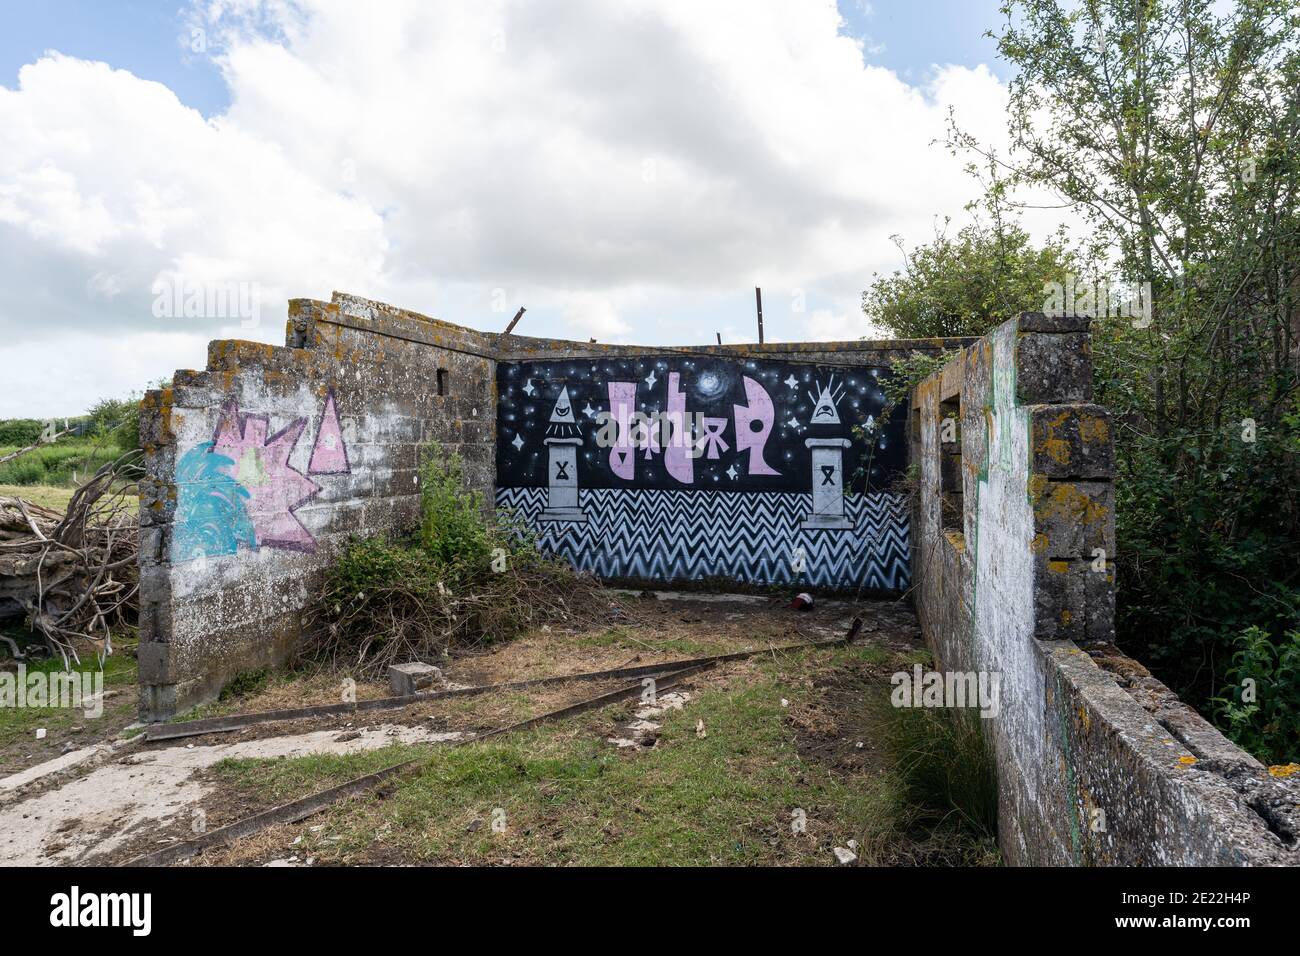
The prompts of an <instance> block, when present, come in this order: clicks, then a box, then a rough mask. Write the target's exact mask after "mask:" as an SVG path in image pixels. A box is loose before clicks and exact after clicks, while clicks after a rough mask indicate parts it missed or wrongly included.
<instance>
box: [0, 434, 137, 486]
mask: <svg viewBox="0 0 1300 956" xmlns="http://www.w3.org/2000/svg"><path fill="white" fill-rule="evenodd" d="M18 447H20V446H2V447H0V458H3V457H4V456H5V455H7V454H8V453H9V452H12V451H17V450H18ZM121 455H122V449H121V447H119V446H118V444H117V442H115V441H113V440H112V439H111V438H61V439H59V440H58V441H57V442H54V443H53V444H49V445H44V446H42V447H40V448H35V449H33V450H32V451H29V452H27V453H26V454H25V455H23V456H22V457H20V458H15V459H14V460H13V461H10V462H6V463H5V464H3V465H0V485H21V486H23V487H28V486H32V485H44V486H52V487H62V486H70V487H71V486H75V484H76V483H77V482H80V481H85V480H86V479H87V478H89V477H90V476H91V475H93V474H94V473H95V471H96V470H97V469H98V468H99V467H100V466H101V465H106V464H108V463H109V462H111V461H115V460H117V459H118V458H119V457H121Z"/></svg>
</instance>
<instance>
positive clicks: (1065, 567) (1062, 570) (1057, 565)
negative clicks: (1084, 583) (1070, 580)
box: [1047, 561, 1070, 574]
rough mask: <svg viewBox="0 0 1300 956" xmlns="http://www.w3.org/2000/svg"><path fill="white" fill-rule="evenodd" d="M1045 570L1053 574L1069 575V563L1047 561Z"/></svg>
mask: <svg viewBox="0 0 1300 956" xmlns="http://www.w3.org/2000/svg"><path fill="white" fill-rule="evenodd" d="M1047 570H1049V571H1051V572H1052V573H1053V574H1069V573H1070V562H1069V561H1048V562H1047Z"/></svg>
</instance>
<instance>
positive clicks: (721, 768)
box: [213, 648, 996, 866]
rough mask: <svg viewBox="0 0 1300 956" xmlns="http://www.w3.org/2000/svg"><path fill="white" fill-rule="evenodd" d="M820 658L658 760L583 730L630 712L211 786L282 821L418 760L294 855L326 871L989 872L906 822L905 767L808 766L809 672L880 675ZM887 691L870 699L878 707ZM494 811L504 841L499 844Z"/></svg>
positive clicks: (685, 737) (675, 738)
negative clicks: (842, 849) (894, 866)
mask: <svg viewBox="0 0 1300 956" xmlns="http://www.w3.org/2000/svg"><path fill="white" fill-rule="evenodd" d="M816 653H817V652H808V653H804V654H794V655H788V656H786V657H783V658H766V659H763V661H762V662H761V663H760V664H759V666H757V667H756V668H754V669H752V670H750V671H748V672H747V673H746V675H745V676H744V677H742V678H739V679H733V680H732V681H731V682H730V683H728V684H726V685H724V686H716V685H709V686H705V687H703V688H701V689H700V690H698V692H697V693H695V694H694V696H693V699H692V700H691V701H690V703H689V705H688V706H687V708H686V709H685V710H683V711H670V712H668V713H667V714H666V715H665V716H664V717H662V718H657V719H658V720H660V721H661V722H662V724H663V729H662V731H661V732H660V737H659V743H658V745H657V746H656V747H655V748H653V749H649V750H644V751H641V752H639V753H636V754H628V753H625V752H620V751H618V750H617V749H615V748H614V747H612V746H611V745H610V744H608V743H606V742H605V741H604V739H603V736H604V734H603V733H601V732H595V731H593V730H592V727H591V723H592V721H593V720H596V721H599V720H608V719H611V718H613V717H615V716H618V717H619V719H620V720H626V719H627V718H628V716H629V715H630V711H631V709H632V708H631V707H630V706H624V707H623V708H621V710H619V711H614V712H612V713H605V714H604V715H603V717H602V716H593V715H582V716H577V717H573V718H570V719H568V720H565V721H557V722H555V723H553V724H547V725H545V726H542V727H538V728H535V729H533V730H531V731H525V732H520V733H517V734H514V735H511V736H510V737H508V738H499V739H495V740H492V741H490V742H485V743H482V744H468V745H465V746H460V747H453V746H432V747H418V746H416V747H412V746H393V747H388V748H384V749H382V750H377V751H371V752H368V753H358V754H352V755H347V756H310V757H303V758H296V759H288V760H284V759H278V760H226V761H223V762H222V763H220V764H218V765H216V767H214V768H213V772H214V774H215V775H216V776H217V777H218V779H219V780H220V781H221V782H222V783H223V784H224V785H226V786H229V787H233V788H234V789H235V790H236V791H237V792H238V793H242V794H246V795H248V796H249V797H250V798H255V799H257V800H259V801H264V802H277V803H278V802H283V801H285V800H289V799H292V798H294V797H297V796H301V795H304V794H306V793H309V792H313V791H315V790H318V789H322V788H324V787H328V786H332V785H335V784H338V783H341V782H343V781H344V780H347V779H351V778H352V777H355V776H359V775H361V774H365V773H369V772H372V771H374V770H377V769H379V768H381V767H385V766H390V765H392V764H394V763H398V762H400V761H402V760H406V759H410V758H411V757H413V756H422V757H424V758H425V760H426V762H425V764H424V765H423V768H422V770H421V771H420V772H419V773H418V775H416V776H415V777H413V778H410V779H406V780H403V781H402V782H400V783H399V784H398V785H397V786H396V788H395V789H394V791H393V792H392V794H391V795H390V796H388V797H387V798H386V799H384V800H381V801H374V800H371V801H364V802H353V803H349V804H348V805H347V807H346V808H335V809H333V810H331V811H329V812H328V813H327V814H326V815H325V816H324V817H323V818H321V820H319V821H317V822H319V823H322V824H323V825H322V826H320V827H319V828H316V829H314V830H308V831H307V832H305V833H304V835H303V843H302V845H301V846H299V847H298V848H296V852H298V853H299V854H300V855H302V854H304V853H306V854H309V855H313V856H316V857H318V858H320V859H322V860H324V861H336V862H376V861H393V860H394V859H400V860H402V861H404V862H413V863H435V862H436V863H455V862H471V863H486V862H495V861H498V860H499V859H500V858H501V857H502V856H503V855H509V856H511V857H513V858H514V859H516V860H519V861H522V862H527V863H539V864H578V865H614V864H617V865H655V866H671V865H773V864H778V865H783V864H820V865H827V864H830V863H832V862H833V857H832V854H831V850H832V848H833V847H835V846H844V845H846V844H847V841H848V840H850V839H856V840H857V841H858V844H859V853H860V854H861V856H862V858H863V859H864V861H866V862H870V863H892V862H899V861H915V860H918V859H920V860H931V861H933V860H934V859H936V858H939V859H942V861H944V862H967V863H989V862H993V861H996V851H995V850H994V849H993V848H992V844H991V841H990V840H989V839H988V837H987V835H986V834H984V833H983V832H981V831H980V830H978V829H977V828H974V827H970V826H968V825H967V820H966V818H965V817H964V816H961V815H956V816H954V815H953V814H951V813H938V814H936V813H935V812H934V811H933V808H931V807H929V806H927V805H919V806H918V805H914V804H913V802H912V801H913V799H914V795H915V794H916V793H917V792H918V791H917V788H916V784H915V783H914V782H913V781H910V780H909V779H908V777H909V775H910V774H912V773H914V769H915V768H914V766H912V765H909V764H900V765H898V766H896V767H892V768H886V769H884V770H883V771H882V772H877V773H852V774H846V773H842V772H837V771H836V770H835V769H834V768H833V767H831V766H829V765H827V764H825V763H822V762H819V761H817V760H810V759H807V758H806V757H805V756H803V755H802V754H801V753H800V750H799V746H798V740H797V737H796V733H795V732H794V730H793V729H792V726H791V724H790V722H789V720H788V715H789V713H790V711H789V710H788V708H787V707H786V706H783V704H782V699H783V698H785V699H786V700H787V701H789V702H790V705H791V706H793V705H795V704H798V703H800V702H807V701H809V700H810V699H811V698H813V697H815V696H816V695H817V693H818V691H817V690H816V689H815V688H814V687H813V684H814V682H813V681H810V680H807V679H806V675H807V673H808V670H809V668H810V667H816V668H821V670H822V672H823V673H824V672H826V671H828V670H829V669H831V668H835V667H837V666H839V665H840V664H842V663H845V662H848V661H856V662H857V663H859V664H864V663H865V664H871V663H881V662H883V661H886V660H889V659H890V655H889V653H888V652H886V651H882V650H881V649H879V648H841V649H835V650H829V651H823V652H820V653H821V654H822V655H823V656H822V657H820V658H818V657H816V656H815V655H816ZM887 690H888V687H887V686H886V685H882V686H881V687H880V688H879V692H880V694H881V695H882V696H883V697H884V698H885V699H886V700H887ZM699 720H702V721H703V722H704V727H705V730H706V735H705V736H703V737H701V736H698V735H697V732H696V722H697V721H699ZM884 720H885V718H884V717H883V716H882V717H881V721H882V723H881V724H880V732H881V733H882V734H883V733H885V732H886V727H887V725H886V724H885V723H884V722H883V721H884ZM942 745H943V740H939V741H936V747H938V746H942ZM976 766H978V765H976ZM498 811H504V815H505V816H504V819H505V821H506V829H505V831H504V832H501V833H494V832H493V830H492V827H491V822H492V820H493V817H494V814H495V813H497V812H498ZM797 811H802V812H803V814H804V815H805V816H806V819H807V826H806V831H805V832H804V833H802V834H797V833H795V832H794V830H793V828H792V826H791V820H792V815H794V814H795V813H796V812H797ZM475 821H479V823H478V824H477V825H475Z"/></svg>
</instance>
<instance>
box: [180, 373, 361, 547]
mask: <svg viewBox="0 0 1300 956" xmlns="http://www.w3.org/2000/svg"><path fill="white" fill-rule="evenodd" d="M306 428H307V419H306V418H297V419H294V420H293V421H292V422H290V423H289V424H288V425H286V426H285V427H284V428H281V429H280V430H279V431H277V432H276V433H275V434H273V435H268V434H267V432H268V431H270V417H269V416H268V415H264V414H244V413H242V412H241V411H240V409H239V404H238V402H235V401H230V402H227V403H226V404H225V405H224V406H222V409H221V414H220V417H219V420H218V423H217V428H216V434H215V435H214V437H213V439H212V440H211V441H207V442H201V443H199V444H197V445H195V446H194V447H192V448H190V449H189V450H188V451H186V452H185V453H184V454H183V455H182V456H181V458H180V460H179V462H178V463H177V467H176V497H177V502H176V520H175V524H174V526H173V529H172V556H173V559H174V560H177V561H189V560H193V559H195V558H207V557H217V556H220V555H229V554H235V553H236V552H237V551H238V550H239V549H240V547H241V546H242V547H244V548H247V549H249V550H257V549H259V548H279V549H283V550H288V551H304V552H314V551H315V550H316V539H315V538H314V537H313V536H312V534H311V532H310V531H308V530H307V528H306V527H305V526H304V525H303V523H302V522H301V521H299V520H298V517H297V515H296V514H294V512H295V511H296V510H297V509H298V508H300V507H301V506H302V505H304V504H305V503H307V502H308V501H310V500H312V499H313V498H315V497H316V495H318V494H319V493H320V491H321V486H320V485H318V484H317V483H316V482H314V481H312V479H311V478H309V477H307V475H306V474H304V473H303V472H301V471H299V470H298V469H297V468H295V467H293V465H291V464H289V458H290V457H291V456H292V455H293V453H294V451H295V449H296V448H297V446H298V442H299V440H300V439H301V438H302V434H303V432H304V431H305V430H306ZM350 471H351V466H350V464H349V461H348V453H347V447H346V444H345V443H344V440H343V429H342V426H341V424H340V422H339V416H338V409H337V406H336V404H335V400H334V393H333V391H331V392H329V394H328V395H327V396H326V398H325V403H324V407H323V409H322V411H321V416H320V423H319V425H318V427H317V429H316V438H315V442H314V443H313V446H312V450H311V456H310V459H309V463H308V466H307V472H308V474H313V475H334V474H345V473H349V472H350Z"/></svg>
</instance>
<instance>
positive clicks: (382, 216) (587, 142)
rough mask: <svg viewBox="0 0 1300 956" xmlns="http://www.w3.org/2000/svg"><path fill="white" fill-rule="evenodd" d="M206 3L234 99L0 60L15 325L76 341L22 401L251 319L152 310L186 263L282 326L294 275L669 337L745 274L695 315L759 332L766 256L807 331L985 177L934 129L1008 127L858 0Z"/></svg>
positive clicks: (93, 392) (83, 66)
mask: <svg viewBox="0 0 1300 956" xmlns="http://www.w3.org/2000/svg"><path fill="white" fill-rule="evenodd" d="M194 16H195V18H196V21H197V22H199V23H201V24H202V25H203V27H204V29H205V30H206V31H207V36H208V40H209V44H210V47H209V49H210V51H214V53H215V55H216V56H217V57H218V61H219V63H220V65H221V67H222V70H223V73H224V76H225V78H226V81H227V82H228V84H229V86H230V90H231V102H232V105H231V107H230V108H229V110H228V111H227V112H226V113H225V114H223V115H221V116H218V117H216V118H214V119H211V120H204V118H203V117H202V116H201V115H199V114H198V113H197V112H195V111H193V110H190V109H187V108H186V107H184V106H183V105H182V104H181V103H180V102H179V101H178V100H177V99H176V97H175V96H174V95H173V94H172V93H171V91H170V90H168V89H167V88H166V87H164V86H162V85H160V84H157V83H153V82H147V81H144V80H141V79H139V78H137V77H135V76H133V75H131V74H129V73H126V72H124V71H120V70H113V69H111V68H110V67H109V66H107V65H105V64H102V63H90V62H85V61H81V60H76V59H71V58H68V57H63V56H57V55H55V56H49V57H46V58H43V59H41V60H40V61H38V62H37V63H35V64H32V65H29V66H27V67H24V68H23V70H22V71H21V73H20V76H19V85H18V87H17V89H14V90H8V89H4V88H0V154H3V155H4V156H5V157H6V161H5V163H4V164H3V166H0V285H3V287H4V288H5V289H6V290H8V292H7V295H6V298H5V300H4V302H3V304H0V333H2V334H3V335H4V336H5V337H7V338H9V339H10V340H11V341H13V340H18V341H22V342H26V343H29V344H30V347H32V348H37V349H40V348H44V349H46V350H48V349H49V347H50V346H51V344H52V343H55V342H57V343H59V345H58V356H59V358H58V365H57V367H58V368H60V369H63V370H65V372H66V375H65V377H64V381H63V382H62V383H61V382H59V381H57V380H53V381H51V380H48V379H47V380H45V381H44V382H42V381H41V380H39V377H37V378H33V379H32V380H31V381H30V382H29V383H28V385H29V387H24V389H23V392H22V393H21V394H15V393H14V392H13V391H12V390H11V389H10V387H9V386H8V385H6V387H5V388H4V389H3V392H4V394H3V396H0V415H8V414H18V413H22V412H29V413H31V414H37V415H39V414H46V413H54V412H59V413H63V412H64V411H68V410H71V411H75V410H76V408H77V407H79V404H85V403H86V402H87V401H89V400H93V398H95V397H97V396H98V395H99V394H101V393H105V392H107V391H108V390H109V389H108V388H107V384H101V383H108V382H109V381H113V382H116V381H118V380H119V379H122V378H124V377H125V375H126V374H128V372H129V374H135V372H136V370H135V367H134V366H130V367H129V368H128V367H126V366H124V369H126V371H123V372H121V373H120V374H119V371H118V370H116V369H115V370H107V369H105V367H104V366H105V362H106V360H108V359H106V356H117V355H119V353H118V352H111V351H110V352H105V351H104V350H103V344H104V342H105V341H109V340H112V341H119V342H126V343H133V342H136V341H137V340H138V341H140V342H143V341H145V340H144V339H143V338H141V337H142V336H151V337H152V338H150V339H149V340H148V341H149V342H150V345H149V348H148V350H147V351H142V352H141V353H140V354H141V355H148V356H150V357H151V360H152V359H156V361H158V362H159V363H160V364H159V365H158V366H157V367H156V368H154V369H151V370H149V371H148V372H145V371H143V370H141V376H140V380H139V381H137V382H136V383H135V384H136V387H139V386H141V385H143V384H144V379H148V378H156V377H157V376H158V375H162V374H166V373H167V372H169V371H170V370H171V368H172V367H174V366H192V365H195V364H199V363H201V361H202V355H203V353H202V348H201V347H199V348H197V349H195V348H194V347H193V345H192V343H193V342H196V341H199V340H201V339H203V338H204V337H215V336H216V335H217V334H219V330H220V329H221V328H222V327H223V326H229V325H232V324H234V325H237V324H238V323H237V322H233V323H232V321H231V320H230V318H229V317H225V318H223V317H215V318H213V319H211V320H209V321H206V322H205V321H202V320H194V319H170V320H160V319H157V318H155V317H154V315H153V311H152V309H151V307H150V306H151V301H152V294H151V292H150V289H151V287H152V286H153V284H154V282H155V280H156V279H158V278H159V277H160V276H165V275H180V276H183V277H184V278H185V280H187V281H192V282H198V283H203V282H208V283H232V282H233V283H245V284H252V285H256V286H257V287H258V288H259V289H260V291H261V295H262V299H263V302H264V304H265V307H264V308H263V322H262V327H261V328H260V329H257V330H254V331H253V332H252V333H251V334H253V335H255V336H257V337H261V338H264V339H265V340H267V341H275V340H278V339H279V337H280V334H281V332H280V323H279V322H278V321H276V316H277V314H282V310H283V302H284V300H285V299H287V298H288V297H290V296H297V295H309V296H321V297H327V296H328V294H329V292H330V290H331V289H346V290H349V291H354V292H357V293H359V294H362V295H368V296H372V297H375V298H381V299H387V300H390V301H394V302H397V303H399V304H401V305H404V306H407V307H410V308H415V309H418V310H421V311H425V312H428V313H430V314H433V315H437V316H439V317H440V318H444V319H447V320H449V321H460V322H464V323H466V324H470V325H476V326H479V327H485V328H498V327H504V324H505V322H506V321H508V319H509V316H510V315H512V314H513V313H514V310H515V308H516V307H517V304H523V305H527V306H528V309H529V315H528V316H527V318H526V319H525V324H524V325H523V326H521V329H520V331H524V332H528V333H530V334H561V335H569V336H572V337H575V338H579V339H585V338H587V337H590V336H594V337H596V338H598V339H601V340H602V341H614V340H622V341H643V342H648V343H654V342H660V341H670V339H664V338H661V336H663V335H678V336H680V334H681V327H680V326H681V323H678V322H674V321H673V320H672V316H671V315H670V314H669V313H668V312H667V311H666V310H669V309H671V308H676V307H680V305H681V303H683V302H688V301H691V300H692V299H695V300H698V301H701V302H708V301H721V300H723V299H725V298H726V297H728V296H733V295H734V297H735V298H734V300H728V301H734V303H735V305H734V308H733V311H732V314H731V315H728V316H721V315H720V316H719V317H718V318H717V320H716V321H713V322H710V323H709V324H708V327H707V328H703V329H702V330H699V331H698V332H697V334H696V338H697V339H698V340H699V341H704V340H707V339H711V338H712V334H713V329H714V328H720V329H724V330H726V329H732V328H734V327H735V326H736V325H737V324H738V325H739V327H740V329H741V331H739V332H737V333H736V337H737V338H739V337H741V336H743V335H745V334H747V332H746V331H745V325H744V322H743V321H741V322H737V320H736V314H740V315H741V316H742V318H743V316H744V309H745V308H746V307H745V306H744V303H745V301H748V302H749V303H750V305H749V306H748V308H749V309H752V291H750V290H752V287H753V286H754V285H760V284H761V285H764V286H765V287H771V288H774V289H803V290H806V293H807V297H808V300H809V308H808V310H807V311H806V312H805V313H801V314H794V315H791V317H790V321H789V322H788V323H786V328H787V330H788V331H790V332H791V333H792V334H793V335H794V336H796V337H797V336H806V337H809V338H812V337H816V338H826V337H831V338H839V337H844V336H846V335H862V334H865V333H866V332H867V329H866V328H865V326H864V323H863V322H862V320H861V318H860V314H859V313H858V312H857V296H858V293H859V292H860V291H861V289H862V288H863V287H864V285H865V284H866V283H867V282H868V280H869V278H870V275H871V273H872V271H874V270H877V269H879V270H882V271H884V270H887V269H891V268H893V267H894V264H895V262H896V260H897V250H896V249H895V248H894V246H893V245H892V243H891V242H890V238H889V237H890V235H891V234H894V233H899V234H902V235H904V236H906V237H908V238H909V239H913V238H915V239H923V238H924V237H926V236H928V235H929V234H930V232H931V226H932V222H933V217H934V216H935V215H936V214H938V215H942V214H951V215H954V217H955V218H956V219H958V220H960V219H961V218H962V212H961V209H962V206H963V204H964V203H965V202H966V201H967V200H968V199H970V198H971V193H972V189H973V184H972V183H971V181H970V180H969V179H968V178H967V177H966V176H965V175H964V174H963V173H962V171H961V165H962V161H961V160H959V159H955V158H953V157H951V156H950V155H948V153H947V151H946V150H945V149H943V148H942V147H941V146H939V145H936V144H935V143H934V141H935V140H936V139H939V138H941V137H942V136H943V133H944V123H945V118H946V115H947V109H948V106H949V105H954V106H956V108H957V109H958V111H959V116H960V118H961V119H962V120H963V123H964V125H966V126H967V127H968V128H970V129H971V130H972V131H973V132H975V133H977V134H978V135H980V136H982V137H983V138H985V139H989V140H993V141H997V140H999V139H1001V137H1002V135H1003V133H1002V125H1003V123H1004V121H1005V90H1004V88H1003V87H1002V86H1001V85H1000V84H999V83H998V81H997V80H996V78H994V77H993V75H992V74H991V73H990V72H989V71H988V70H986V69H983V68H979V69H975V70H969V69H965V68H961V67H947V68H944V69H942V70H940V71H939V72H938V73H937V74H936V76H935V77H934V79H933V81H932V83H931V84H930V85H929V86H928V87H926V88H925V89H918V88H916V87H913V86H909V85H908V84H907V83H905V82H903V81H902V80H900V79H899V78H898V77H897V76H896V75H895V74H894V73H892V72H890V71H888V70H884V69H881V68H879V67H870V66H865V65H864V64H863V61H862V54H861V51H860V49H859V46H858V45H857V43H856V42H855V41H854V40H853V39H851V38H849V37H845V36H841V35H839V34H838V32H837V28H838V26H839V17H838V13H837V12H836V9H835V6H834V4H833V3H832V2H830V0H824V2H821V3H809V2H807V0H771V2H766V3H760V2H756V0H747V2H710V3H699V2H697V0H664V2H655V3H649V2H644V3H629V4H623V3H620V4H610V3H606V2H602V0H569V2H565V3H552V4H537V3H531V2H527V0H508V2H495V3H488V2H465V3H458V4H444V3H440V4H429V3H425V2H419V0H405V2H399V0H394V2H392V3H388V4H385V5H384V6H383V7H382V8H381V9H378V10H377V9H376V8H374V7H373V6H368V5H364V4H347V3H334V2H328V0H304V2H301V3H266V4H258V3H255V2H252V0H240V2H238V3H233V4H232V3H221V4H212V5H211V7H203V8H200V9H197V10H196V11H195V12H194ZM185 32H186V35H187V36H188V29H186V31H185ZM494 290H506V291H507V293H508V294H507V295H506V298H508V299H509V308H508V310H505V311H507V312H508V314H497V311H496V309H497V306H498V302H497V301H496V300H494V298H493V296H494ZM498 299H500V296H498ZM178 326H179V328H178ZM698 326H699V323H698V322H694V321H692V323H691V327H692V328H695V327H698ZM164 333H174V334H171V335H164ZM238 334H241V335H243V336H245V337H248V336H249V335H250V333H249V332H248V331H242V332H238ZM787 337H790V336H787ZM161 343H170V344H166V345H164V344H161ZM182 349H183V350H184V351H182ZM112 360H113V361H118V360H119V359H118V358H116V357H114V358H112ZM10 364H11V363H10V362H9V361H7V360H6V361H5V362H4V366H9V365H10ZM114 387H117V386H114ZM69 403H71V404H72V405H73V407H72V408H71V409H68V404H69Z"/></svg>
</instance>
